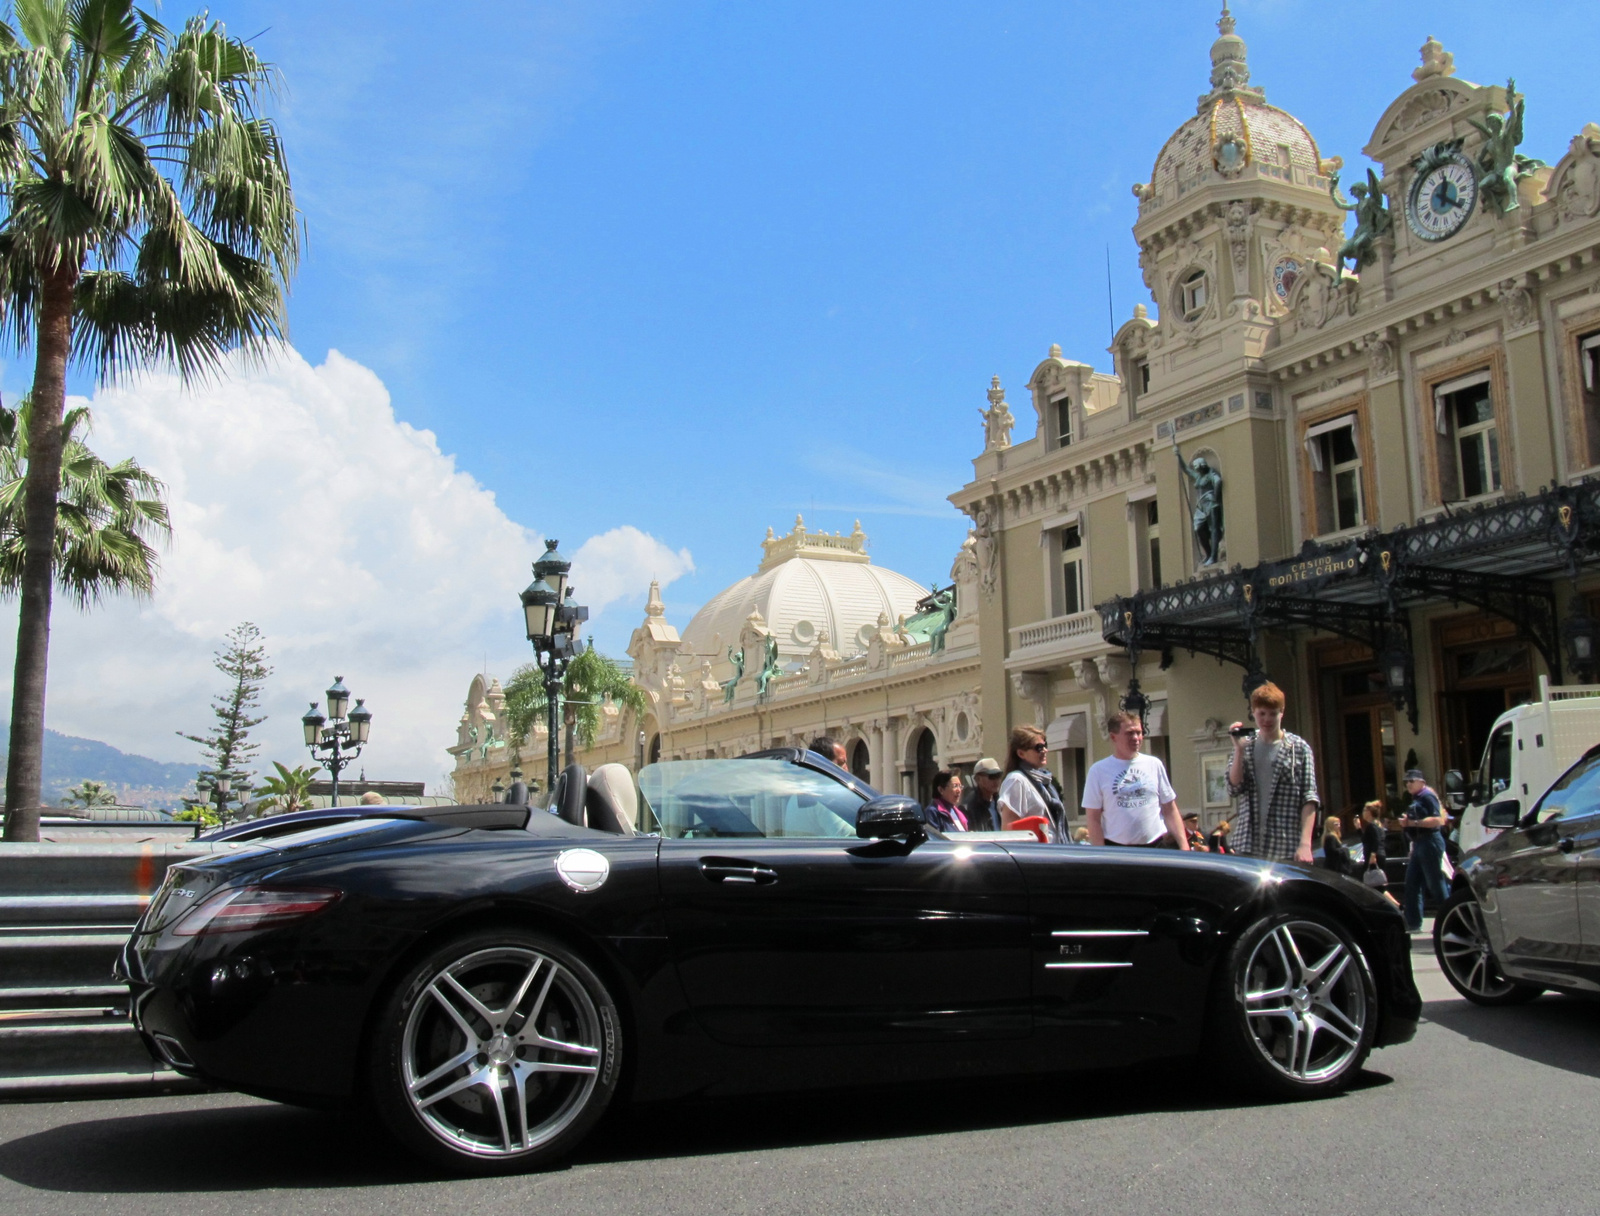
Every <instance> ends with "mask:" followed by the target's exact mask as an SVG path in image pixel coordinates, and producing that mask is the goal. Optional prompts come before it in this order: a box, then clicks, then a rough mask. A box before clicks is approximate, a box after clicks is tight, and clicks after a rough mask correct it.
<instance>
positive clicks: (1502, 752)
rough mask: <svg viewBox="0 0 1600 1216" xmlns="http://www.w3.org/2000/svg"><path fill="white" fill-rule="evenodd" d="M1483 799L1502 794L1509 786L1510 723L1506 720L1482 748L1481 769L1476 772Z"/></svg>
mask: <svg viewBox="0 0 1600 1216" xmlns="http://www.w3.org/2000/svg"><path fill="white" fill-rule="evenodd" d="M1478 780H1479V781H1480V782H1481V783H1482V785H1483V796H1484V798H1485V799H1490V798H1493V797H1494V796H1495V795H1496V794H1503V793H1505V791H1506V790H1507V789H1509V788H1510V786H1511V723H1509V722H1507V723H1506V724H1505V725H1504V726H1502V727H1501V728H1500V729H1499V730H1497V731H1495V732H1494V734H1493V735H1492V736H1491V737H1490V739H1489V746H1488V747H1486V748H1484V749H1483V769H1482V771H1481V772H1480V773H1479V774H1478Z"/></svg>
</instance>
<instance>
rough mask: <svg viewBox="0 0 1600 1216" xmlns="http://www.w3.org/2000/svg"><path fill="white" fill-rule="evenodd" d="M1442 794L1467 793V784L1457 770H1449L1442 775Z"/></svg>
mask: <svg viewBox="0 0 1600 1216" xmlns="http://www.w3.org/2000/svg"><path fill="white" fill-rule="evenodd" d="M1444 792H1445V793H1447V794H1464V793H1466V792H1467V782H1466V779H1465V778H1464V777H1462V775H1461V770H1460V769H1458V768H1453V769H1450V770H1449V771H1448V772H1446V773H1445V775H1444Z"/></svg>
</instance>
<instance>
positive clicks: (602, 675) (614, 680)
mask: <svg viewBox="0 0 1600 1216" xmlns="http://www.w3.org/2000/svg"><path fill="white" fill-rule="evenodd" d="M505 694H506V719H507V721H506V729H507V733H508V734H509V736H510V740H511V747H512V750H513V755H514V756H515V757H519V758H520V752H519V751H518V750H517V749H519V748H520V746H521V744H522V740H523V739H525V738H526V737H527V735H528V732H529V731H530V730H532V729H533V727H534V724H535V723H537V722H540V721H543V719H544V715H545V713H546V708H545V695H544V672H543V671H542V670H541V669H540V668H539V666H538V665H537V664H535V663H524V664H523V665H522V666H521V667H519V668H517V669H516V670H515V671H514V672H512V673H511V679H510V680H509V681H507V683H506V686H505ZM608 698H609V699H610V701H611V703H612V704H614V705H616V706H617V707H618V708H619V709H621V710H623V711H624V712H631V713H632V714H633V716H634V717H635V718H642V717H644V712H645V698H644V693H643V691H642V690H641V689H640V688H639V686H638V685H637V684H635V683H634V682H633V677H632V676H630V675H629V674H628V672H627V670H626V669H625V668H624V667H623V666H622V665H621V664H620V663H618V662H617V661H616V660H615V659H613V658H610V657H609V656H607V655H603V654H601V653H600V652H599V651H598V650H596V649H595V648H594V639H593V638H590V639H589V645H588V647H587V648H586V649H585V650H584V652H583V653H582V654H580V655H578V656H576V657H575V658H573V659H572V661H571V662H569V663H568V664H567V671H566V675H565V677H564V678H563V680H562V684H561V701H562V708H563V710H564V711H565V713H564V717H565V720H566V726H567V752H568V759H569V761H570V759H571V752H572V744H573V736H574V735H576V736H577V742H578V743H579V744H580V745H581V746H583V747H584V748H591V747H593V746H594V742H595V740H596V739H597V738H599V736H600V710H601V706H602V705H603V704H604V702H605V701H606V700H607V699H608Z"/></svg>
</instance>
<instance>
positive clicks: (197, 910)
mask: <svg viewBox="0 0 1600 1216" xmlns="http://www.w3.org/2000/svg"><path fill="white" fill-rule="evenodd" d="M340 894H341V893H340V892H338V891H329V890H326V889H324V888H320V887H231V888H229V889H228V890H225V891H218V892H217V893H216V894H215V895H213V896H212V897H211V898H210V899H208V900H206V901H205V902H204V903H202V904H197V905H196V906H195V907H194V908H193V909H192V910H191V911H190V912H189V913H188V915H186V916H184V917H183V918H182V919H181V920H180V921H178V923H177V924H176V925H174V926H173V927H172V932H173V933H174V934H175V935H176V936H178V937H194V936H196V935H198V934H202V933H237V932H239V931H240V930H242V929H265V928H267V927H269V926H271V925H282V924H287V923H288V922H290V921H294V920H301V919H303V918H304V917H307V916H313V915H315V914H316V913H318V912H321V911H322V910H323V909H324V908H326V907H329V906H330V905H331V904H333V903H334V902H336V901H337V900H338V898H339V896H340Z"/></svg>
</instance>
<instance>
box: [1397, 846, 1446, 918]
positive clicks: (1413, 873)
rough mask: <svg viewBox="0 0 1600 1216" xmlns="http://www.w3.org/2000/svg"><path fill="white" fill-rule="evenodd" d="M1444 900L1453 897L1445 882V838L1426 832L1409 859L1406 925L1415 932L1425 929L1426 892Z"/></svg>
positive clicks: (1402, 903) (1403, 902)
mask: <svg viewBox="0 0 1600 1216" xmlns="http://www.w3.org/2000/svg"><path fill="white" fill-rule="evenodd" d="M1424 890H1426V891H1427V893H1428V894H1429V895H1431V896H1433V897H1434V899H1436V900H1438V901H1439V902H1440V903H1443V902H1444V901H1445V900H1446V899H1448V898H1449V896H1450V889H1449V888H1448V887H1447V886H1445V881H1444V837H1443V836H1442V835H1441V834H1440V833H1438V832H1422V833H1419V834H1418V835H1417V838H1416V839H1415V840H1413V841H1412V842H1411V856H1409V857H1408V858H1406V893H1405V898H1404V899H1402V900H1401V901H1400V911H1401V912H1402V913H1403V914H1404V915H1405V918H1406V928H1407V929H1409V930H1411V932H1413V933H1415V932H1416V931H1417V930H1418V929H1420V928H1422V893H1423V891H1424Z"/></svg>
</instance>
